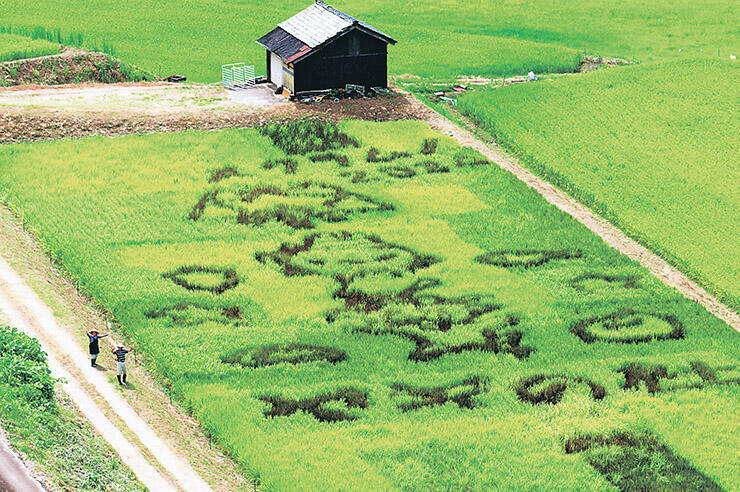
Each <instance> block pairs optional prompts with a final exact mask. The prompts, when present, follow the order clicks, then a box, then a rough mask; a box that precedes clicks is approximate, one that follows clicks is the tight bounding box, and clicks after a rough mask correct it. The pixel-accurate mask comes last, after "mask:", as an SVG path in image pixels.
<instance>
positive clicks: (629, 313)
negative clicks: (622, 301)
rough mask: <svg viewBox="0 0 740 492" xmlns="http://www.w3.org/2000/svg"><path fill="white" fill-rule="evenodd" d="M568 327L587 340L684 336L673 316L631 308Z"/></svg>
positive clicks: (629, 341)
mask: <svg viewBox="0 0 740 492" xmlns="http://www.w3.org/2000/svg"><path fill="white" fill-rule="evenodd" d="M570 331H571V332H572V333H573V334H574V335H576V336H577V337H578V338H580V339H581V340H583V341H584V342H586V343H594V342H597V341H601V342H609V343H641V342H649V341H651V340H677V339H680V338H683V337H684V328H683V324H682V323H681V321H680V320H679V319H678V318H677V317H676V316H674V315H672V314H668V313H656V312H647V311H638V310H634V309H621V310H619V311H616V312H613V313H610V314H607V315H604V316H597V317H594V318H588V319H585V320H582V321H579V322H577V323H576V324H574V325H573V327H572V328H571V330H570Z"/></svg>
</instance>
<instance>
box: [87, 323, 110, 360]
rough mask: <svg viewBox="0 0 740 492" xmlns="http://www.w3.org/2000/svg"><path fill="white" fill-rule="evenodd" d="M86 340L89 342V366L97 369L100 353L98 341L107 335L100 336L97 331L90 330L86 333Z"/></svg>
mask: <svg viewBox="0 0 740 492" xmlns="http://www.w3.org/2000/svg"><path fill="white" fill-rule="evenodd" d="M86 335H87V339H88V340H90V365H91V366H92V367H98V363H97V360H98V354H99V353H100V344H98V340H100V339H101V338H105V337H107V336H108V334H105V335H100V334H99V333H98V331H97V330H90V331H88V332H87V333H86Z"/></svg>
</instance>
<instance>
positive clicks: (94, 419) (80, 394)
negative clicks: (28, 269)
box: [0, 258, 211, 491]
mask: <svg viewBox="0 0 740 492" xmlns="http://www.w3.org/2000/svg"><path fill="white" fill-rule="evenodd" d="M0 310H2V311H3V312H4V313H5V314H6V315H7V317H8V318H9V319H10V321H11V323H12V324H13V325H14V326H16V327H18V328H19V329H21V330H22V331H24V332H25V333H27V334H28V335H29V336H32V337H34V338H36V339H38V340H39V341H40V342H41V345H42V347H43V348H44V350H45V351H46V352H47V353H48V354H49V367H50V369H51V371H52V374H53V375H54V376H55V377H59V378H64V380H65V381H66V383H65V384H64V390H65V392H66V393H67V394H68V395H69V396H70V398H72V400H73V401H74V402H75V404H76V405H77V407H78V408H79V409H80V411H81V412H82V413H83V414H84V415H85V417H86V418H87V419H88V420H90V422H91V423H92V425H93V426H94V427H95V428H96V429H97V430H98V432H100V434H101V435H102V436H103V437H104V438H105V439H106V440H107V441H108V442H109V443H110V444H111V446H112V447H113V448H114V449H116V450H117V451H118V452H119V454H120V455H121V458H122V459H123V461H124V462H125V463H126V464H127V465H128V466H130V467H131V469H132V470H133V472H134V473H135V474H136V476H137V477H138V478H139V480H140V481H141V482H142V483H143V484H144V485H145V486H147V487H148V488H149V489H151V490H177V488H180V489H182V490H198V491H210V490H211V488H210V487H209V486H208V484H206V483H205V481H203V479H202V478H200V476H199V475H198V474H197V473H195V472H194V471H193V469H192V467H190V465H189V464H188V463H186V462H185V461H184V460H181V459H180V458H178V457H177V456H176V455H175V454H174V452H173V451H172V450H170V449H169V447H168V446H167V445H166V444H165V443H164V442H163V441H162V440H161V439H160V438H159V437H158V436H157V434H156V433H155V432H154V431H153V430H152V429H151V428H150V427H149V426H148V425H147V424H146V423H145V422H144V420H142V419H141V417H139V415H137V414H136V412H135V411H134V410H133V409H132V408H131V407H130V406H129V405H128V404H127V403H126V402H125V401H124V400H123V398H122V397H121V395H120V394H119V393H118V392H117V391H116V390H115V389H114V387H113V386H112V385H111V383H110V382H109V381H108V379H107V378H106V377H105V376H104V375H102V374H101V373H99V372H98V371H95V370H92V368H90V367H89V363H88V356H87V354H85V353H84V352H83V351H82V350H81V349H80V347H79V346H78V345H76V344H75V342H74V341H73V340H71V339H70V338H68V337H64V336H62V334H61V333H60V330H59V327H58V326H57V323H56V320H55V318H54V315H53V314H52V312H51V310H50V309H49V307H48V306H46V304H44V303H43V301H41V299H39V298H38V296H37V295H36V293H35V292H34V291H33V290H32V289H31V288H30V287H28V286H27V285H26V284H25V282H24V281H23V280H22V279H21V278H20V277H19V276H18V274H17V273H16V272H15V271H14V270H13V269H12V268H11V266H10V265H9V264H8V263H7V262H6V261H5V260H3V259H1V258H0ZM62 359H66V364H63V363H62V362H61V360H62ZM65 365H66V366H67V367H69V366H72V367H71V368H70V370H68V369H67V367H65ZM84 383H87V385H91V386H92V388H94V390H93V391H94V392H95V393H97V395H94V394H93V395H91V394H90V393H91V388H89V387H84V386H83V384H84ZM96 397H97V398H99V397H102V400H103V401H104V402H105V403H107V404H108V405H109V408H110V409H111V410H112V411H113V413H114V414H115V415H116V416H117V417H118V418H119V419H120V420H121V421H122V422H123V423H124V424H125V426H126V430H127V431H128V432H130V433H132V434H133V435H134V436H135V437H136V438H138V439H139V440H140V442H141V443H143V445H144V446H145V447H146V449H147V450H148V451H149V452H150V453H151V455H152V456H153V457H154V459H155V460H156V464H157V465H158V466H161V467H162V468H164V470H165V471H166V472H167V473H168V474H169V475H170V476H171V477H174V478H175V483H174V484H173V483H171V482H170V480H168V479H166V478H164V476H163V475H162V474H160V473H159V471H158V470H156V469H155V468H154V467H153V466H152V465H151V464H149V462H148V461H147V460H146V458H145V457H144V456H143V455H142V453H141V452H140V451H139V449H138V448H137V446H135V445H134V444H133V443H132V442H131V441H130V440H129V439H128V438H127V437H125V436H124V435H123V433H122V432H121V430H119V429H118V428H117V427H116V425H114V424H113V422H112V421H111V420H110V419H108V417H106V415H105V414H104V413H103V411H102V410H101V409H100V408H99V404H100V403H99V402H96V401H95V400H94V398H96Z"/></svg>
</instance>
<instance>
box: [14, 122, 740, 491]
mask: <svg viewBox="0 0 740 492" xmlns="http://www.w3.org/2000/svg"><path fill="white" fill-rule="evenodd" d="M282 128H283V129H282V130H280V127H275V128H270V129H269V130H270V131H266V132H265V134H260V132H259V131H258V130H227V131H221V132H211V133H196V132H188V133H182V134H175V135H173V134H162V135H149V136H127V137H122V138H116V139H104V138H89V139H84V140H79V141H60V142H50V143H40V144H33V145H25V144H24V145H13V146H5V147H2V148H0V188H3V189H5V190H7V191H8V193H9V195H8V196H9V200H10V202H11V203H12V204H13V206H14V207H15V208H16V209H17V210H18V211H19V212H20V213H21V214H22V215H23V217H24V218H25V220H26V221H27V224H29V226H30V227H31V228H32V229H33V230H35V231H36V232H37V234H38V235H39V237H40V238H42V240H43V241H44V242H45V244H46V245H47V247H48V248H49V250H50V251H51V252H52V253H53V255H54V256H55V257H57V258H58V259H59V260H60V261H61V262H62V264H64V265H65V266H66V267H67V268H68V269H69V271H70V272H71V274H72V275H73V276H74V277H75V279H76V280H78V281H79V282H80V284H81V286H82V288H83V289H84V290H85V291H86V292H88V293H90V294H92V295H93V296H94V297H95V298H96V299H97V300H99V301H100V302H101V303H102V304H103V305H104V306H106V308H107V309H109V310H110V312H111V313H113V314H114V315H115V317H116V318H117V319H118V320H119V321H120V322H121V323H122V326H123V328H124V330H125V331H126V333H127V334H128V335H129V337H130V338H131V339H132V340H134V341H135V342H136V344H137V346H138V347H139V348H140V349H141V352H142V353H143V354H144V357H145V358H146V359H147V364H148V366H149V367H151V368H152V369H154V370H156V371H157V372H159V373H160V374H161V375H162V376H163V377H164V378H166V379H167V380H168V381H169V384H171V387H172V388H173V392H174V393H175V395H176V396H177V397H178V398H179V399H180V400H181V401H182V402H183V403H184V404H185V405H186V406H187V407H188V408H189V409H191V410H192V412H193V413H194V414H195V415H196V416H197V417H198V418H199V419H200V420H201V422H203V424H204V426H205V427H206V428H207V429H208V431H209V432H210V433H212V435H213V436H214V439H215V440H216V441H217V442H219V443H220V444H221V445H222V446H224V447H225V448H226V449H228V450H229V451H231V452H232V453H233V455H234V456H235V457H236V458H237V459H238V460H239V461H240V462H241V463H243V464H245V465H246V466H247V467H249V468H250V469H251V470H252V471H253V472H254V473H255V474H257V475H259V476H260V477H261V479H262V481H263V483H264V484H265V485H266V487H267V488H268V489H274V490H296V489H300V490H317V489H320V490H327V489H334V488H336V489H341V488H348V487H350V486H357V485H358V484H372V486H373V488H375V489H379V490H394V489H396V490H397V489H401V490H412V489H429V488H435V487H436V488H445V487H446V488H450V489H463V488H466V487H467V488H470V489H490V488H502V489H518V488H553V489H559V490H584V489H590V490H594V489H597V490H607V489H608V488H609V487H610V484H614V485H617V486H618V487H622V488H626V487H629V486H632V487H643V488H644V487H648V486H650V485H651V484H652V485H655V484H656V483H657V484H661V483H662V484H665V483H669V484H673V485H676V486H680V487H682V488H683V489H688V488H690V486H694V488H702V487H703V488H706V487H710V486H714V485H716V484H719V485H721V486H722V487H724V488H727V489H732V488H733V487H735V484H737V483H738V478H739V477H740V470H739V469H738V466H737V463H734V462H733V461H732V460H731V457H730V456H729V455H728V453H727V452H726V450H727V449H734V448H737V447H738V445H740V442H738V439H739V438H738V435H737V433H736V432H735V425H734V423H735V422H737V419H738V417H739V416H740V415H738V409H737V405H735V402H736V401H737V398H738V384H737V382H738V376H739V375H738V371H737V364H738V360H739V359H740V357H739V355H740V354H739V350H738V349H739V347H740V346H739V344H738V337H739V335H738V333H736V332H735V331H733V330H731V329H729V328H728V327H727V326H726V325H724V324H723V323H722V322H720V321H719V320H717V319H716V318H714V317H713V316H711V315H709V314H708V313H707V312H706V311H704V310H703V309H702V308H700V307H699V306H698V305H696V304H695V303H692V302H689V301H687V300H686V299H684V298H683V297H682V296H681V295H680V294H678V293H677V292H675V291H672V290H670V289H668V288H666V287H665V285H663V284H662V283H660V282H659V281H657V280H656V279H655V278H653V277H652V276H651V275H650V274H649V273H648V272H647V271H646V270H645V269H644V268H641V267H640V266H639V265H637V264H636V263H634V262H632V261H630V260H628V259H627V258H625V257H623V256H620V255H619V254H617V253H616V252H615V251H614V250H613V249H611V248H608V247H607V246H606V245H605V244H604V243H603V242H602V241H601V240H600V239H598V238H597V237H595V236H594V235H593V234H591V233H590V232H589V231H588V230H586V229H585V228H584V227H582V226H581V225H579V224H578V223H576V222H575V221H574V220H573V219H571V218H570V217H568V216H567V215H565V214H563V213H561V212H559V211H557V210H556V209H555V208H554V207H552V206H550V205H548V204H547V203H546V202H545V201H544V200H542V199H541V198H540V197H539V196H538V195H537V194H536V193H534V192H533V191H532V190H530V189H528V188H527V187H526V186H525V185H524V184H523V183H521V182H519V181H517V180H516V179H515V178H513V177H512V176H511V175H509V174H507V173H505V172H503V171H501V170H500V169H499V168H497V167H495V166H492V165H490V164H489V163H487V162H485V160H481V159H480V156H476V155H475V154H470V153H469V152H468V151H463V150H462V149H461V148H460V147H459V146H457V145H456V144H455V143H454V142H453V141H452V140H451V139H449V138H447V137H444V136H441V135H439V134H435V133H434V132H432V131H430V130H429V129H428V128H427V127H426V126H425V125H424V124H422V123H419V122H398V123H387V124H373V123H365V122H344V123H342V124H341V125H340V128H339V130H336V129H332V128H331V127H321V128H316V127H312V128H311V129H307V128H305V127H301V128H292V127H282ZM342 132H343V133H345V135H342V134H341V133H342ZM268 135H270V136H268ZM273 139H274V140H273ZM273 142H275V143H273ZM373 148H375V150H374V149H373ZM327 152H328V153H327ZM306 183H310V184H306ZM644 456H648V457H649V461H650V462H651V463H653V464H654V466H652V467H650V468H644V467H642V466H641V465H640V463H642V462H644V460H641V458H640V457H644Z"/></svg>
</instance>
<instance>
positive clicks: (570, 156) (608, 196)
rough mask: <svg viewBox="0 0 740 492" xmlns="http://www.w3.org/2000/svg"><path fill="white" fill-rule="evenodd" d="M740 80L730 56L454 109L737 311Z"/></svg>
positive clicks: (509, 91)
mask: <svg viewBox="0 0 740 492" xmlns="http://www.w3.org/2000/svg"><path fill="white" fill-rule="evenodd" d="M738 83H740V70H739V69H738V67H737V65H736V64H735V63H733V62H731V61H729V60H728V61H726V62H724V61H722V62H720V61H709V60H694V61H682V62H666V63H658V64H644V65H639V66H632V67H623V68H619V69H611V70H606V71H599V72H595V73H590V74H586V75H583V76H578V77H568V78H562V79H559V80H555V81H545V82H540V83H534V84H524V85H519V86H515V87H507V88H504V89H494V90H488V91H475V92H472V93H470V94H468V95H466V96H464V97H462V98H461V100H460V104H459V106H458V108H459V109H460V110H461V111H462V112H463V113H464V114H466V115H468V116H470V117H471V118H472V119H473V120H475V121H477V122H478V123H480V124H481V125H482V126H483V128H485V129H486V130H488V131H489V132H490V133H491V134H492V135H494V136H495V138H496V141H497V142H499V143H500V144H502V145H504V146H506V147H507V148H508V149H510V150H512V151H513V152H514V153H515V154H517V155H518V156H520V157H521V158H522V160H523V161H524V163H525V164H527V165H529V166H530V167H531V168H532V169H533V170H535V171H536V172H538V173H539V174H540V175H542V176H544V177H546V178H547V179H549V180H552V181H554V182H555V183H557V184H558V185H560V186H562V187H563V188H565V189H566V190H567V191H569V192H571V193H572V194H574V195H575V196H576V197H578V198H579V199H581V200H583V201H584V202H586V203H587V204H589V205H591V206H594V207H595V208H596V209H597V210H599V211H600V212H601V213H603V214H604V215H606V216H607V217H608V218H609V219H610V220H612V221H613V222H614V223H616V224H617V225H619V226H620V227H621V228H623V229H624V230H626V231H627V232H628V233H630V234H632V235H633V236H634V237H636V238H637V239H639V240H640V241H642V242H643V243H645V244H647V245H648V246H649V247H651V248H652V249H654V250H656V251H657V252H658V253H659V254H660V255H661V256H663V257H665V258H666V259H668V260H669V261H671V262H672V263H673V264H675V265H676V266H678V267H679V268H680V269H682V270H684V271H686V272H687V273H689V274H692V276H694V277H695V278H697V279H698V280H699V281H700V282H701V283H702V284H704V285H705V286H707V287H708V288H709V290H711V291H713V292H714V293H716V294H718V295H719V296H720V297H721V298H723V299H724V300H725V301H726V302H728V303H729V304H730V305H731V306H732V307H733V308H735V309H738V307H740V290H739V286H738V283H737V279H738V277H740V255H739V253H738V249H737V248H736V247H733V246H732V245H733V244H737V243H738V241H740V225H738V222H737V217H738V216H739V215H740V194H738V193H737V191H736V189H735V188H736V187H735V186H734V183H737V182H739V181H740V172H739V171H738V166H737V162H738V155H739V154H738V146H737V141H736V140H737V139H736V138H735V135H736V134H737V133H738V131H740V124H739V121H738V118H737V114H736V108H737V105H738V102H740V100H739V99H738V95H737V91H736V87H737V85H738ZM688 88H691V89H690V90H688Z"/></svg>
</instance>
